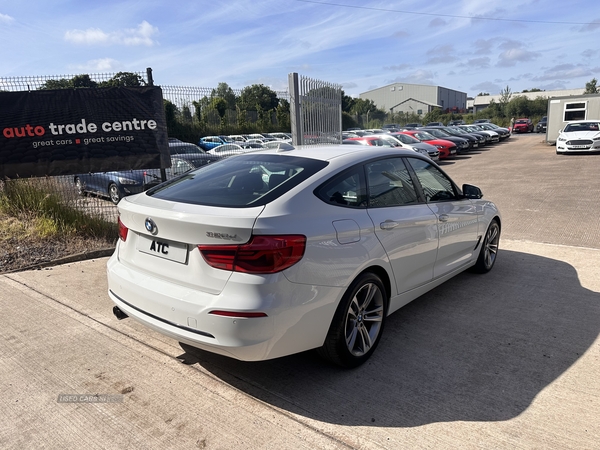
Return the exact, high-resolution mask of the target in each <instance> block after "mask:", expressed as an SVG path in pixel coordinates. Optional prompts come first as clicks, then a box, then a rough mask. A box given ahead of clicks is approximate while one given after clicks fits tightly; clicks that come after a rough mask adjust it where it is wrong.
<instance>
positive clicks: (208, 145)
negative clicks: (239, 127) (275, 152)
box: [198, 132, 292, 151]
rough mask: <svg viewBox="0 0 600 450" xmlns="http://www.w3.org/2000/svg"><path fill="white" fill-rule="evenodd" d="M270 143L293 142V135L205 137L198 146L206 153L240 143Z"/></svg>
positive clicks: (260, 134)
mask: <svg viewBox="0 0 600 450" xmlns="http://www.w3.org/2000/svg"><path fill="white" fill-rule="evenodd" d="M269 141H284V142H290V143H291V142H292V135H291V134H289V133H279V132H278V133H253V134H232V135H229V136H225V135H219V136H204V137H202V138H200V140H199V141H198V146H199V147H200V148H202V149H203V150H205V151H209V150H212V149H213V148H215V147H218V146H219V145H223V144H239V143H240V142H254V143H258V144H264V143H265V142H269Z"/></svg>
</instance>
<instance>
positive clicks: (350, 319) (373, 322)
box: [318, 273, 388, 368]
mask: <svg viewBox="0 0 600 450" xmlns="http://www.w3.org/2000/svg"><path fill="white" fill-rule="evenodd" d="M387 309H388V296H387V293H386V290H385V288H384V287H383V283H382V282H381V279H380V278H379V277H378V276H377V275H375V274H373V273H364V274H362V275H360V276H359V277H358V278H357V279H356V280H354V282H353V283H352V284H351V285H350V287H349V288H348V290H347V291H346V293H345V294H344V296H343V297H342V300H341V301H340V304H339V305H338V308H337V310H336V312H335V315H334V316H333V321H332V322H331V326H330V327H329V332H328V333H327V337H326V338H325V343H324V344H323V347H321V348H320V349H318V352H319V354H320V355H321V356H322V357H324V358H326V359H328V360H330V361H332V362H334V363H335V364H338V365H340V366H342V367H347V368H352V367H357V366H359V365H361V364H362V363H364V362H365V361H366V360H367V359H369V357H370V356H371V355H372V354H373V352H374V351H375V348H376V347H377V344H379V340H380V338H381V334H382V332H383V325H384V322H385V317H386V314H387Z"/></svg>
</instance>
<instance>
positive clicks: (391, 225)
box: [379, 220, 400, 230]
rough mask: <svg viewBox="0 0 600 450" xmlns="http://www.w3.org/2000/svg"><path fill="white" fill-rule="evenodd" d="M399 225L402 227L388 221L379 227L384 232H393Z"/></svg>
mask: <svg viewBox="0 0 600 450" xmlns="http://www.w3.org/2000/svg"><path fill="white" fill-rule="evenodd" d="M398 225H400V224H399V223H398V222H394V221H393V220H386V221H385V222H381V223H380V224H379V227H380V228H381V229H382V230H393V229H394V228H396V227H397V226H398Z"/></svg>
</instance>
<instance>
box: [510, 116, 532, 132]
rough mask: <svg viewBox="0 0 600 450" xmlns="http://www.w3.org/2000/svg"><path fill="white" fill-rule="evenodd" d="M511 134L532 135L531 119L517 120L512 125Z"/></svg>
mask: <svg viewBox="0 0 600 450" xmlns="http://www.w3.org/2000/svg"><path fill="white" fill-rule="evenodd" d="M512 131H513V133H532V132H533V122H532V121H531V119H517V120H515V123H514V125H513V129H512Z"/></svg>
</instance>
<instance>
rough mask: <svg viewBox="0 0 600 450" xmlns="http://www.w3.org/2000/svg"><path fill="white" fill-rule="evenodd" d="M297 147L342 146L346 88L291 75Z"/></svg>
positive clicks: (291, 104)
mask: <svg viewBox="0 0 600 450" xmlns="http://www.w3.org/2000/svg"><path fill="white" fill-rule="evenodd" d="M289 86H290V111H291V127H292V139H293V143H294V145H317V144H341V143H342V86H341V85H337V84H333V83H328V82H325V81H319V80H314V79H312V78H307V77H303V76H301V75H298V74H297V73H291V74H290V75H289Z"/></svg>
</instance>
